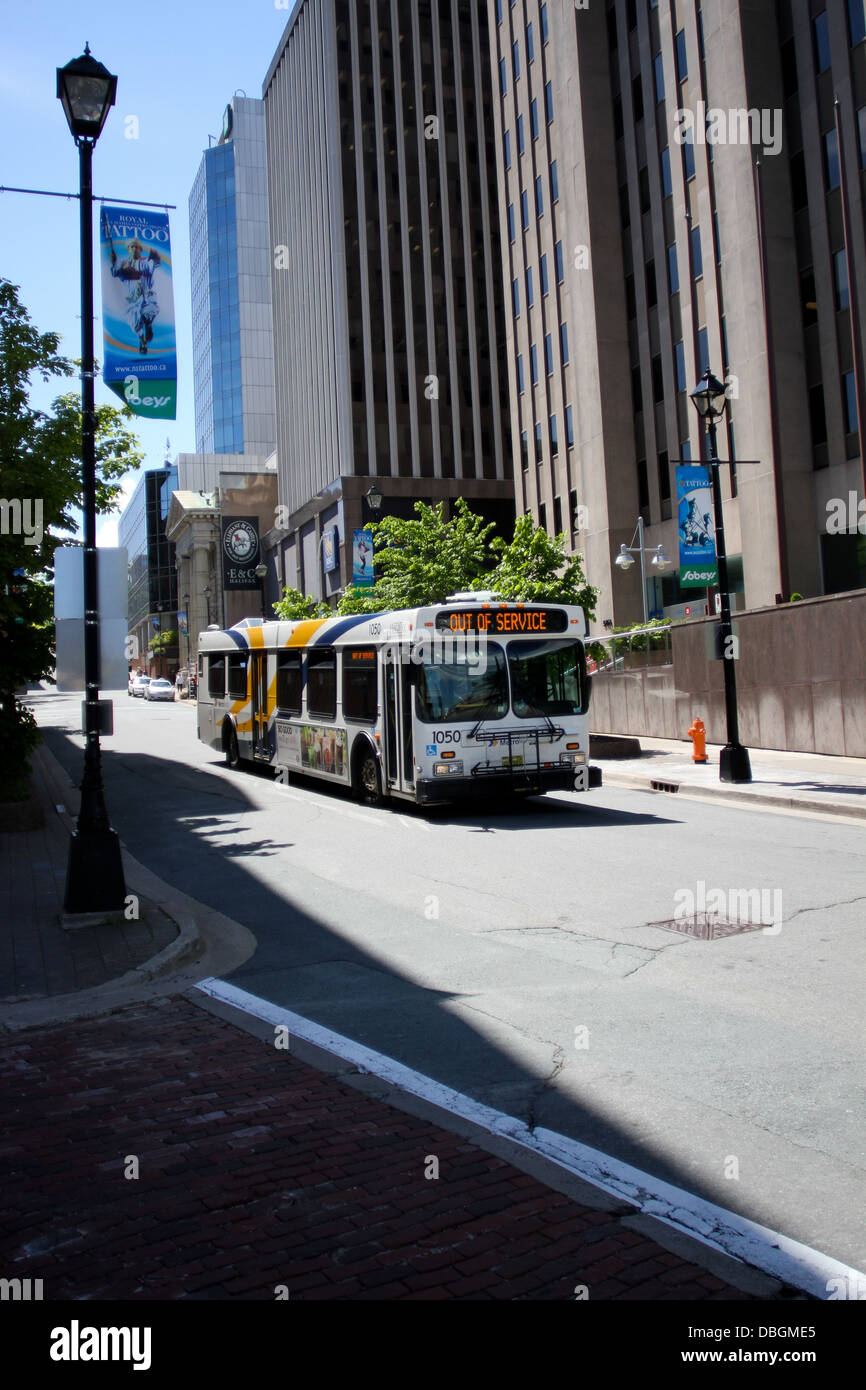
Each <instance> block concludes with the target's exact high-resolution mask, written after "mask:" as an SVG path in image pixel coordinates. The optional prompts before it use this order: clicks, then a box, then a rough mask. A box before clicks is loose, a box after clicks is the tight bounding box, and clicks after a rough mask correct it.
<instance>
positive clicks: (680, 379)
mask: <svg viewBox="0 0 866 1390" xmlns="http://www.w3.org/2000/svg"><path fill="white" fill-rule="evenodd" d="M674 367H675V370H676V379H677V390H678V391H685V389H686V350H685V347H684V345H683V341H682V339H680V341H679V342H678V343H674Z"/></svg>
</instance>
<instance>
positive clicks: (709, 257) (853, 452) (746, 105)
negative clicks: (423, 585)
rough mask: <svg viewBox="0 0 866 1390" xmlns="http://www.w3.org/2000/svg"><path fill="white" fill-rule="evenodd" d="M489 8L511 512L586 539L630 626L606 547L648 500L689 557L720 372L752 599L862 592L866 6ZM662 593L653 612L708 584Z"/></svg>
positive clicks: (865, 571) (728, 511)
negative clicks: (688, 521) (684, 528)
mask: <svg viewBox="0 0 866 1390" xmlns="http://www.w3.org/2000/svg"><path fill="white" fill-rule="evenodd" d="M490 16H491V19H490V35H491V52H492V58H493V62H494V64H495V65H496V69H497V79H498V89H497V102H496V107H495V117H496V134H497V139H496V159H497V165H498V176H499V181H500V186H501V188H502V190H503V196H502V207H501V215H500V225H501V228H502V245H503V282H504V284H505V285H506V286H507V287H508V289H509V292H510V295H511V304H510V310H511V312H510V314H509V318H508V329H507V341H508V370H509V379H510V396H511V418H512V440H513V464H514V472H515V478H516V486H517V490H518V506H520V503H521V499H522V500H523V501H524V502H525V503H526V505H528V506H530V507H531V508H532V509H533V510H534V511H535V512H536V514H537V515H538V516H539V517H540V519H541V520H543V521H544V522H545V523H546V524H547V525H548V527H549V528H551V529H557V530H558V529H559V528H560V525H561V526H562V528H563V529H565V530H569V529H570V530H571V534H572V543H573V547H574V548H575V549H580V550H582V551H584V553H585V555H586V560H587V569H588V575H589V578H590V580H591V582H593V583H594V584H596V585H598V586H599V587H600V589H601V599H600V602H599V610H598V617H599V622H600V621H601V620H603V619H605V618H613V619H615V620H616V621H630V620H633V619H639V618H640V617H641V614H642V604H641V599H640V590H639V580H636V570H635V571H632V572H630V573H621V572H620V571H619V570H618V569H617V568H616V567H615V566H614V564H613V560H614V559H615V557H616V555H617V554H618V552H619V548H620V545H621V544H623V543H625V544H627V545H628V544H629V543H630V542H631V541H632V536H633V532H634V530H635V525H636V521H637V518H638V515H639V514H640V515H641V516H642V517H643V519H644V522H645V523H646V525H647V533H646V540H647V545H648V546H655V545H658V544H663V545H664V547H665V550H666V551H667V553H668V555H669V556H670V557H671V558H672V559H675V558H676V554H677V528H676V513H677V505H676V477H675V461H676V460H677V459H681V460H692V461H695V462H697V461H700V460H701V458H706V456H707V455H706V442H705V436H704V435H703V433H702V430H701V429H700V427H699V421H698V417H697V414H696V412H695V410H694V407H693V405H692V404H691V402H690V400H689V392H690V391H691V390H693V389H694V387H695V386H696V384H697V382H698V380H699V378H700V377H701V375H702V374H703V372H704V370H705V368H706V367H707V366H709V367H710V368H711V369H712V370H713V371H714V372H715V374H716V376H718V377H720V378H722V379H724V380H725V381H726V383H727V385H728V395H729V411H728V422H727V424H726V426H725V427H723V428H722V429H721V430H720V437H719V444H720V454H721V457H722V458H723V459H725V460H734V464H733V466H728V465H727V463H726V465H725V466H724V467H723V468H722V470H721V481H722V490H723V495H724V499H725V500H724V519H725V529H726V535H727V549H728V554H729V556H730V557H731V564H730V569H731V587H732V589H733V590H735V591H741V593H740V594H739V596H738V598H737V604H738V605H739V606H742V605H743V604H745V605H747V606H749V607H755V606H758V605H761V604H772V603H773V602H774V600H775V599H776V596H777V595H781V596H782V597H784V598H785V599H787V598H788V597H789V596H790V594H791V593H792V592H795V591H796V592H799V593H801V594H803V595H811V594H820V593H831V592H839V591H842V590H845V589H850V588H854V587H858V586H863V585H866V538H864V536H863V535H861V534H860V533H859V532H858V527H857V522H858V515H857V504H858V499H860V498H862V497H863V496H864V490H866V489H864V473H863V457H862V447H861V436H862V424H863V421H862V412H863V408H864V401H866V393H864V388H863V352H862V338H863V306H864V305H866V236H864V177H866V176H864V168H866V42H864V39H866V18H864V5H863V0H761V3H749V2H748V0H607V3H598V4H597V3H595V2H594V0H593V3H592V4H590V5H588V6H583V7H582V6H580V5H576V4H575V3H574V0H547V3H546V4H539V3H538V0H514V3H508V0H490ZM836 99H838V107H837V106H836V105H835V101H836ZM837 126H838V130H837ZM858 309H859V312H858ZM737 459H739V460H741V461H742V467H740V468H737V467H736V460H737ZM752 461H754V462H752ZM852 498H853V503H854V505H853V507H852V506H851V505H850V503H851V501H852ZM842 501H844V502H845V503H846V506H847V513H846V517H845V518H844V520H843V519H840V504H841V503H842ZM861 516H862V514H861ZM648 587H649V596H648V597H649V607H650V611H654V612H662V611H665V612H667V613H670V614H676V613H678V612H681V611H682V606H681V605H682V603H683V601H685V600H688V599H689V598H690V597H691V598H693V597H695V596H696V597H698V598H703V595H702V594H700V593H699V594H697V595H695V594H694V591H691V592H689V591H680V590H679V587H678V584H677V581H676V578H675V577H674V576H673V575H671V576H669V577H668V578H666V579H663V580H660V579H651V580H650V582H649V586H648Z"/></svg>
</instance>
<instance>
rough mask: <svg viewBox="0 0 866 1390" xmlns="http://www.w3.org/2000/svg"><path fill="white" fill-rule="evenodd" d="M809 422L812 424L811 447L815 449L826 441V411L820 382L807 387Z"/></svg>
mask: <svg viewBox="0 0 866 1390" xmlns="http://www.w3.org/2000/svg"><path fill="white" fill-rule="evenodd" d="M809 422H810V424H811V426H812V447H813V448H814V449H817V448H818V446H819V445H821V444H826V443H827V412H826V410H825V408H824V387H823V386H822V385H821V383H820V382H818V384H817V386H811V387H810V388H809Z"/></svg>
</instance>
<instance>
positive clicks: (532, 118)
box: [529, 97, 538, 140]
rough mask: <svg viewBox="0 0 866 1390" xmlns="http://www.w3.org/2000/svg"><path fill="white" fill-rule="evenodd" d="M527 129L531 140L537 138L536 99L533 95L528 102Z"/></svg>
mask: <svg viewBox="0 0 866 1390" xmlns="http://www.w3.org/2000/svg"><path fill="white" fill-rule="evenodd" d="M529 129H530V131H531V132H532V138H533V140H537V139H538V101H537V100H536V98H535V97H533V98H532V101H531V102H530V103H529Z"/></svg>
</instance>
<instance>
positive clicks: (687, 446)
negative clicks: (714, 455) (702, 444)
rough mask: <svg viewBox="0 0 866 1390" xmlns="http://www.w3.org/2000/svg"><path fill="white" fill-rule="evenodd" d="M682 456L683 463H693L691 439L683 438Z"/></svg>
mask: <svg viewBox="0 0 866 1390" xmlns="http://www.w3.org/2000/svg"><path fill="white" fill-rule="evenodd" d="M680 458H681V459H682V461H683V463H691V461H692V445H691V440H689V439H684V440H683V442H682V444H681V445H680Z"/></svg>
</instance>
